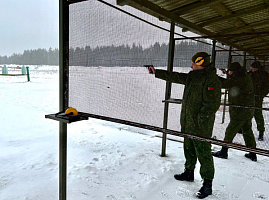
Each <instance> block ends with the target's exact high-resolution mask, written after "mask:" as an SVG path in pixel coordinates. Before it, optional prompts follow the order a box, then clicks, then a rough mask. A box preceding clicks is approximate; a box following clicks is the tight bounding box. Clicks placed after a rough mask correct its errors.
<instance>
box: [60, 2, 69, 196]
mask: <svg viewBox="0 0 269 200" xmlns="http://www.w3.org/2000/svg"><path fill="white" fill-rule="evenodd" d="M68 66H69V5H68V1H67V0H59V89H60V93H59V100H60V101H59V110H60V111H63V110H65V109H66V108H67V107H68V84H69V79H68V75H69V68H68ZM66 171H67V124H66V123H63V122H60V124H59V199H60V200H66V174H67V173H66Z"/></svg>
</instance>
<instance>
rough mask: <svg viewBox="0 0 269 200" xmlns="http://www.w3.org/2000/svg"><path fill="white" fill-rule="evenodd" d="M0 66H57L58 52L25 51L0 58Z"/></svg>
mask: <svg viewBox="0 0 269 200" xmlns="http://www.w3.org/2000/svg"><path fill="white" fill-rule="evenodd" d="M0 64H17V65H59V50H58V49H57V48H55V49H52V48H49V50H46V49H41V48H39V49H34V50H32V49H31V50H25V51H24V52H23V53H22V54H20V53H19V54H16V53H14V54H13V55H11V56H0Z"/></svg>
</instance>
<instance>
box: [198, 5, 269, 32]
mask: <svg viewBox="0 0 269 200" xmlns="http://www.w3.org/2000/svg"><path fill="white" fill-rule="evenodd" d="M268 8H269V5H265V4H260V5H258V6H254V7H251V8H247V9H243V10H240V11H238V12H236V13H235V14H231V15H226V16H223V17H218V18H213V19H210V20H205V21H202V22H199V23H197V25H199V26H201V27H205V26H208V25H211V24H213V23H217V22H222V21H229V20H231V19H233V18H237V17H243V16H244V15H250V14H252V13H255V12H259V11H262V10H265V9H268Z"/></svg>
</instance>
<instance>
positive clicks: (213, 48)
mask: <svg viewBox="0 0 269 200" xmlns="http://www.w3.org/2000/svg"><path fill="white" fill-rule="evenodd" d="M216 43H217V42H216V40H213V44H212V53H211V54H212V56H211V62H212V63H213V65H214V66H215V63H216Z"/></svg>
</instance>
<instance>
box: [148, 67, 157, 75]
mask: <svg viewBox="0 0 269 200" xmlns="http://www.w3.org/2000/svg"><path fill="white" fill-rule="evenodd" d="M148 70H149V73H150V74H155V72H156V69H155V68H154V67H153V66H150V67H148Z"/></svg>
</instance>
